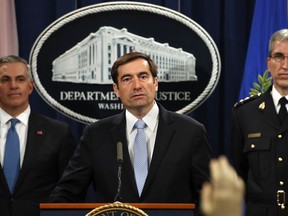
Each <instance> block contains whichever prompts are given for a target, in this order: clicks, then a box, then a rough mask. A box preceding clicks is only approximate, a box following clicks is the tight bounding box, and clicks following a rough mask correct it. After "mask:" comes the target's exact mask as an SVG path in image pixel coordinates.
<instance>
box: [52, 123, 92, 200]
mask: <svg viewBox="0 0 288 216" xmlns="http://www.w3.org/2000/svg"><path fill="white" fill-rule="evenodd" d="M88 134H89V133H88V130H87V128H86V129H85V130H84V133H83V136H82V137H81V139H80V143H79V144H78V146H77V148H76V150H75V153H74V155H73V157H72V158H71V160H70V161H69V163H68V166H67V167H66V169H65V170H64V173H63V176H62V178H61V179H60V181H59V182H58V183H57V185H56V187H55V189H54V190H53V191H52V193H51V194H50V199H49V200H50V202H83V201H84V199H85V195H86V192H87V188H88V186H89V183H90V181H91V176H92V168H91V160H90V155H89V149H88V146H87V139H88V137H89V135H88Z"/></svg>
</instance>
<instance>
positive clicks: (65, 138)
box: [58, 125, 76, 178]
mask: <svg viewBox="0 0 288 216" xmlns="http://www.w3.org/2000/svg"><path fill="white" fill-rule="evenodd" d="M58 133H59V132H58ZM62 134H63V135H62V136H59V137H60V140H59V142H60V143H62V145H61V148H60V152H59V156H58V171H59V178H60V177H61V176H62V174H63V172H64V169H65V168H66V166H67V164H68V162H69V160H70V159H71V157H72V155H73V153H74V151H75V148H76V142H75V139H74V137H73V135H72V132H71V130H70V128H69V126H68V125H65V127H64V128H63V133H62Z"/></svg>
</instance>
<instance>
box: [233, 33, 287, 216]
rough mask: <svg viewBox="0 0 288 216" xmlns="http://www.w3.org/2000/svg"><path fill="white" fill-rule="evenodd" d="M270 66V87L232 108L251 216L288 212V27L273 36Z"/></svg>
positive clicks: (237, 161)
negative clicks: (271, 80) (271, 82)
mask: <svg viewBox="0 0 288 216" xmlns="http://www.w3.org/2000/svg"><path fill="white" fill-rule="evenodd" d="M267 67H268V71H269V72H270V74H271V76H272V79H273V85H272V86H271V88H270V89H269V90H268V91H267V92H265V93H264V94H261V95H258V96H254V97H251V98H250V99H248V100H244V101H242V102H241V103H238V104H236V105H235V107H234V110H233V124H232V143H231V145H232V153H233V160H234V165H235V168H236V170H237V172H238V174H239V175H240V176H241V177H242V178H243V179H244V181H245V183H246V203H247V206H246V215H247V216H254V215H255V216H256V215H257V216H260V215H261V216H270V215H271V216H277V215H288V205H287V202H288V117H286V115H287V106H288V105H287V103H286V102H287V99H288V29H282V30H279V31H277V32H275V33H274V34H273V35H272V37H271V38H270V42H269V56H268V58H267ZM281 104H282V105H281Z"/></svg>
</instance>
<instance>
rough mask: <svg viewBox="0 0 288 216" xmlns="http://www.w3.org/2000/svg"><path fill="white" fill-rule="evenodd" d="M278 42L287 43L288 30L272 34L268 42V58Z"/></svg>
mask: <svg viewBox="0 0 288 216" xmlns="http://www.w3.org/2000/svg"><path fill="white" fill-rule="evenodd" d="M278 41H288V29H281V30H279V31H276V32H275V33H273V35H272V36H271V38H270V40H269V56H271V54H272V51H273V48H274V45H275V43H276V42H278Z"/></svg>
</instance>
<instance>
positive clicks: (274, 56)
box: [270, 53, 288, 62]
mask: <svg viewBox="0 0 288 216" xmlns="http://www.w3.org/2000/svg"><path fill="white" fill-rule="evenodd" d="M270 58H272V59H273V60H274V61H276V62H283V61H284V60H285V58H288V55H284V54H283V53H274V54H272V55H271V56H270Z"/></svg>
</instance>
